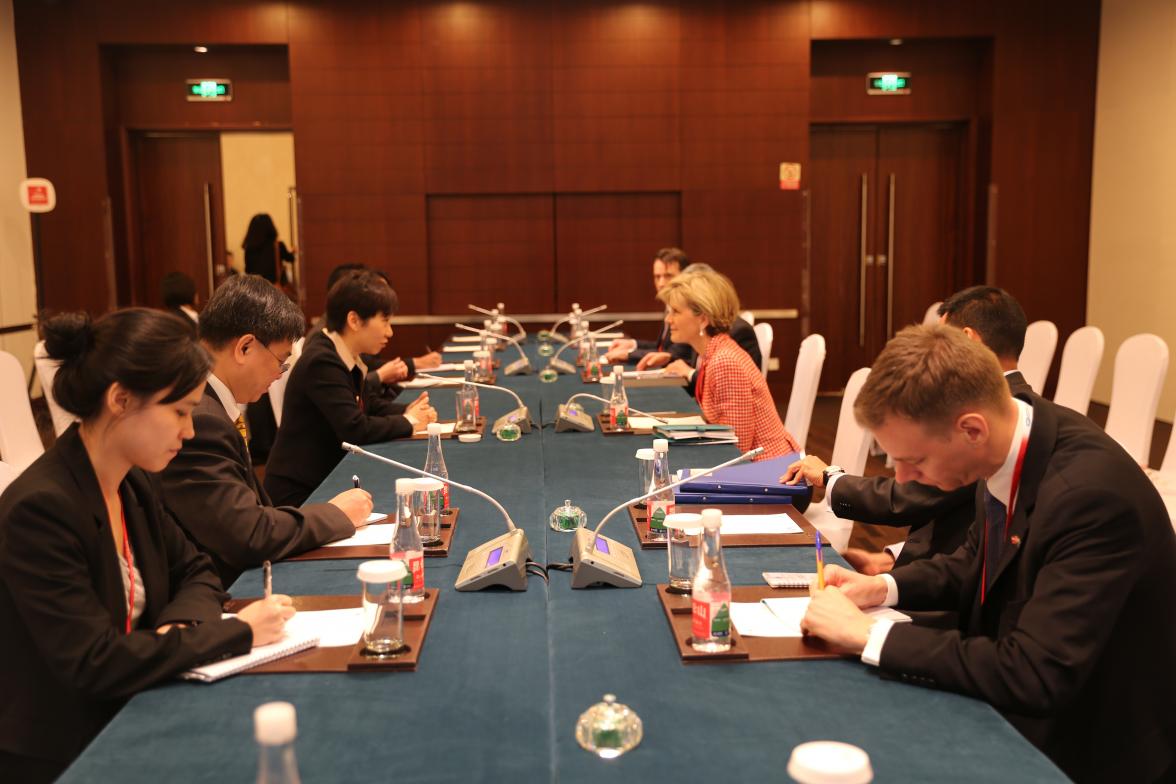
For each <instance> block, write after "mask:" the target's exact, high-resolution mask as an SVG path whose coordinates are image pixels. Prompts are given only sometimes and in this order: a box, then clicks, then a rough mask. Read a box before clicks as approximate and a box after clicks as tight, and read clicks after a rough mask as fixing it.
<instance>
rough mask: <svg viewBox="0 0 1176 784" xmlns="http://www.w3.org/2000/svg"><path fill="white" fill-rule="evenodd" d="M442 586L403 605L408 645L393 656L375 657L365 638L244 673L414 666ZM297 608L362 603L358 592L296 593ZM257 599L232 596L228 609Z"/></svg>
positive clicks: (237, 608)
mask: <svg viewBox="0 0 1176 784" xmlns="http://www.w3.org/2000/svg"><path fill="white" fill-rule="evenodd" d="M440 593H441V589H440V588H428V587H426V588H425V599H424V601H421V602H417V603H416V604H405V605H404V643H405V648H404V649H403V650H402V651H400V652H399V653H397V654H396V655H394V656H388V657H373V656H368V655H365V654H364V653H363V650H364V644H363V638H362V637H360V640H359V643H358V644H356V645H353V646H352V645H342V646H339V647H334V648H323V647H318V648H309V649H307V650H305V651H299V652H298V653H295V654H294V655H292V656H287V657H285V658H282V659H278V660H276V661H272V662H269V663H267V664H262V665H261V666H259V667H254V668H252V669H250V670H246V671H245V672H244V673H242V674H244V675H254V674H257V675H268V674H274V673H287V672H352V671H356V670H415V669H416V668H417V664H418V663H419V662H420V659H421V652H422V651H423V650H424V648H425V637H426V635H428V633H429V624H430V623H432V620H433V612H434V611H435V610H436V608H437V597H438V595H439V594H440ZM293 599H294V609H295V610H298V611H300V612H308V611H311V610H344V609H349V608H352V607H359V606H360V599H359V595H358V593H357V594H356V595H354V596H295V597H293ZM255 601H257V599H256V598H254V599H231V600H230V601H228V602H225V612H233V613H235V612H240V611H241V609H242V608H244V607H247V606H248V605H249V604H250V603H252V602H255Z"/></svg>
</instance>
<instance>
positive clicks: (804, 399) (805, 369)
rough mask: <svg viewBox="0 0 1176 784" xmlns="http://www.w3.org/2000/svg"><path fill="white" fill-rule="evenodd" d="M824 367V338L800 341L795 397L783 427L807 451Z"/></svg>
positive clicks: (794, 389)
mask: <svg viewBox="0 0 1176 784" xmlns="http://www.w3.org/2000/svg"><path fill="white" fill-rule="evenodd" d="M824 364H825V338H823V337H821V336H820V335H817V334H812V335H809V336H808V337H807V338H805V339H804V340H802V341H801V342H800V352H799V353H798V355H797V359H796V373H795V375H794V376H793V377H792V394H791V396H790V397H789V398H788V410H787V412H786V413H785V414H784V427H785V428H787V429H788V432H789V433H791V434H792V437H793V438H795V439H796V442H797V443H798V444H800V447H801V449H803V448H804V444H805V441H806V440H807V439H808V431H809V425H810V424H811V423H812V421H813V405H815V404H816V402H817V385H818V384H819V383H820V381H821V367H822V366H823V365H824Z"/></svg>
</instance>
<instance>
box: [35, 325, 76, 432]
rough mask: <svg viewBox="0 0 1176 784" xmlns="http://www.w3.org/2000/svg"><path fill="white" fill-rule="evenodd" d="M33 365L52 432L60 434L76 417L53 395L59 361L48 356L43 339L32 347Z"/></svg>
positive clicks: (59, 365)
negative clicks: (51, 422) (51, 421)
mask: <svg viewBox="0 0 1176 784" xmlns="http://www.w3.org/2000/svg"><path fill="white" fill-rule="evenodd" d="M33 367H35V368H36V369H37V379H38V380H39V381H40V382H41V394H42V395H44V396H45V403H46V404H47V405H48V406H49V416H51V417H52V418H53V432H54V433H56V434H57V435H61V434H62V433H64V432H65V431H66V428H68V427H69V426H70V425H72V424H73V423H74V422H76V421H77V417H75V416H74V415H73V414H71V413H69V412H68V411H66V410H65V409H64V408H62V407H61V406H60V405H58V404H57V398H55V397H53V379H54V378H56V377H57V368H59V367H61V361H60V360H57V359H54V358H53V357H51V356H49V352H48V351H46V350H45V341H43V340H38V341H37V345H36V346H35V347H34V348H33Z"/></svg>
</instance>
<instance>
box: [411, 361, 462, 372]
mask: <svg viewBox="0 0 1176 784" xmlns="http://www.w3.org/2000/svg"><path fill="white" fill-rule="evenodd" d="M455 370H465V363H464V362H442V363H441V364H440V365H438V366H437V367H431V368H417V372H418V373H452V372H453V371H455Z"/></svg>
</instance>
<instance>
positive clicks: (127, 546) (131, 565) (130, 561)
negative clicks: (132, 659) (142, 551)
mask: <svg viewBox="0 0 1176 784" xmlns="http://www.w3.org/2000/svg"><path fill="white" fill-rule="evenodd" d="M120 516H121V517H122V529H123V560H124V561H126V562H127V583H128V584H129V585H130V586H131V587H130V590H129V591H128V596H127V634H130V633H131V616H132V615H133V614H134V612H135V556H134V553H132V552H131V537H130V536H128V535H127V510H126V509H125V508H124V509H122V510H120Z"/></svg>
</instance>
